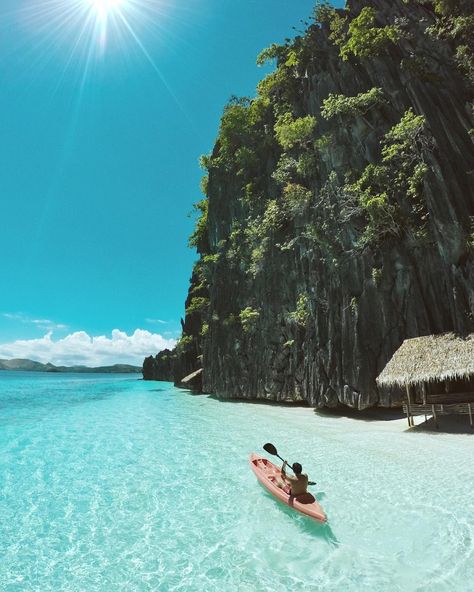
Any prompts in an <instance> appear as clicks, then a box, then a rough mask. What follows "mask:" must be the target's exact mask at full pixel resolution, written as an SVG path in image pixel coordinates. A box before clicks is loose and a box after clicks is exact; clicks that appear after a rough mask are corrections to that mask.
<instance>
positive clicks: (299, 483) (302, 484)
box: [278, 460, 308, 496]
mask: <svg viewBox="0 0 474 592" xmlns="http://www.w3.org/2000/svg"><path fill="white" fill-rule="evenodd" d="M287 466H288V462H287V461H286V460H285V462H284V463H283V466H282V467H281V476H282V478H283V481H281V482H280V483H279V484H278V486H279V487H281V489H284V490H286V491H287V493H289V494H290V495H292V496H297V495H303V493H307V490H308V475H306V474H305V473H303V472H302V471H303V467H302V466H301V465H300V463H297V462H295V463H293V464H292V469H293V472H294V474H295V476H294V477H292V476H291V475H287V474H286V472H285V468H286V467H287Z"/></svg>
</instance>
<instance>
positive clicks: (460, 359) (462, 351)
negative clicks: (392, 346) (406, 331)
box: [377, 333, 474, 386]
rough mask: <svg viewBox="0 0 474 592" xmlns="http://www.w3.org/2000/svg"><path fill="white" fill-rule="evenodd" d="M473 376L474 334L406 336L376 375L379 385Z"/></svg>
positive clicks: (420, 382)
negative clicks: (409, 337)
mask: <svg viewBox="0 0 474 592" xmlns="http://www.w3.org/2000/svg"><path fill="white" fill-rule="evenodd" d="M473 377H474V333H472V334H471V335H468V336H467V337H459V336H457V335H454V334H453V333H443V334H441V335H426V336H424V337H415V338H414V339H406V340H405V341H404V342H403V343H402V345H401V346H400V347H399V349H398V350H397V351H396V352H395V353H394V354H393V356H392V359H391V360H390V361H389V362H388V364H387V365H386V366H385V368H384V369H383V371H382V372H381V374H380V375H379V376H378V378H377V383H378V384H379V385H380V386H416V385H420V384H422V383H430V382H439V381H445V380H459V379H461V380H464V379H465V380H469V379H470V378H473Z"/></svg>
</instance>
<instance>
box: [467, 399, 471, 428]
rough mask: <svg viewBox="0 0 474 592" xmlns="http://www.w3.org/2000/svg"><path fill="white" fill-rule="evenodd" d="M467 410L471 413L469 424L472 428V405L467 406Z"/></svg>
mask: <svg viewBox="0 0 474 592" xmlns="http://www.w3.org/2000/svg"><path fill="white" fill-rule="evenodd" d="M467 409H468V411H469V423H470V424H471V428H472V409H471V404H470V403H468V404H467Z"/></svg>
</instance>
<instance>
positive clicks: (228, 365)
mask: <svg viewBox="0 0 474 592" xmlns="http://www.w3.org/2000/svg"><path fill="white" fill-rule="evenodd" d="M473 4H474V3H473V2H472V1H471V0H466V1H464V0H449V1H448V0H438V1H436V2H434V3H430V2H424V1H413V0H410V1H403V0H392V1H391V2H386V1H385V0H364V1H362V0H353V1H352V2H351V3H350V7H347V8H346V10H344V11H340V10H337V11H336V10H334V9H332V8H330V7H329V6H328V5H321V6H319V7H318V8H317V9H316V11H315V20H314V22H313V23H312V24H311V25H309V26H308V29H307V30H306V31H305V33H304V34H302V35H301V36H298V37H296V38H295V39H293V40H287V42H286V43H285V44H284V45H274V46H272V47H271V48H268V50H266V51H265V52H263V53H262V54H261V56H260V61H261V62H263V61H265V60H266V59H270V60H272V59H274V60H275V61H276V63H277V68H276V70H275V72H273V73H272V74H270V75H269V76H267V77H266V78H265V79H264V80H263V81H262V82H261V83H260V84H259V87H258V94H257V97H256V98H255V99H252V100H249V99H235V98H234V99H232V100H231V101H230V103H229V105H228V106H227V107H226V109H225V111H224V115H223V117H222V120H221V126H220V132H219V136H218V140H217V142H216V145H215V148H214V150H213V152H212V154H211V155H209V156H208V157H205V158H203V164H204V166H205V168H206V169H207V173H208V174H207V176H206V177H205V179H204V183H203V188H204V191H205V192H206V195H207V199H205V200H203V201H202V202H200V204H198V208H199V210H200V211H201V217H200V219H199V221H198V224H197V228H196V231H195V233H194V235H193V237H192V239H191V241H192V244H194V245H195V246H196V247H197V249H198V252H199V253H200V260H199V262H198V263H197V265H196V267H195V270H194V272H193V278H192V282H191V288H190V293H189V295H188V300H187V314H186V319H185V322H184V323H183V337H182V339H181V341H180V343H179V344H178V348H177V351H176V352H175V354H174V356H175V378H176V379H180V378H182V376H184V375H185V374H186V373H189V372H191V371H193V370H196V369H197V368H199V367H201V365H202V367H203V388H204V390H205V391H206V392H212V393H216V394H217V395H219V396H221V397H227V398H265V399H271V400H278V401H307V402H308V403H309V404H310V405H313V406H316V407H322V406H329V407H332V406H336V405H339V404H344V405H349V406H351V407H356V408H364V407H368V406H372V405H377V404H379V405H392V404H396V403H397V401H398V394H397V393H396V392H380V391H379V390H378V389H377V387H376V384H375V377H376V376H377V374H378V373H379V372H380V371H381V370H382V368H383V367H384V365H385V364H386V362H387V361H388V359H389V358H390V357H391V355H392V354H393V352H394V351H395V350H396V349H397V347H398V346H399V345H400V344H401V342H402V341H403V340H404V339H405V338H408V337H415V336H419V335H424V334H429V333H439V332H443V331H455V332H458V333H466V332H471V331H473V330H474V192H473V190H474V149H473V125H474V124H473V103H472V78H473V67H472V52H473V46H472V43H473V42H472V39H473V38H474V35H473V30H474V26H473V16H472V15H473V7H474V6H473Z"/></svg>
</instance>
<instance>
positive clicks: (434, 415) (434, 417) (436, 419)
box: [431, 405, 439, 429]
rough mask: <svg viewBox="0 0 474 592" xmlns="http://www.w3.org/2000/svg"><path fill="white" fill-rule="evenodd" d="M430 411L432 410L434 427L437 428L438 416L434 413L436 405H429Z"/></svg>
mask: <svg viewBox="0 0 474 592" xmlns="http://www.w3.org/2000/svg"><path fill="white" fill-rule="evenodd" d="M431 411H432V412H433V419H434V422H435V426H436V429H438V428H439V425H438V417H437V415H436V405H431Z"/></svg>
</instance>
